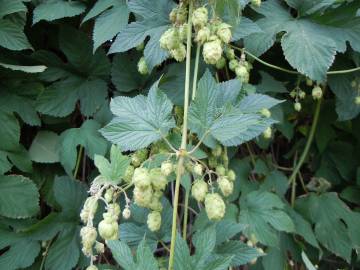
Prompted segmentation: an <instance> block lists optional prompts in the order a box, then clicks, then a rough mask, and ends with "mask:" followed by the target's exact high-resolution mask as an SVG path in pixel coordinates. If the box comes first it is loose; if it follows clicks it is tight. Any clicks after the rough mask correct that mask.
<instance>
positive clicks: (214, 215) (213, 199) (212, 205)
mask: <svg viewBox="0 0 360 270" xmlns="http://www.w3.org/2000/svg"><path fill="white" fill-rule="evenodd" d="M225 210H226V206H225V203H224V200H223V199H222V198H221V196H220V195H219V194H218V193H209V194H207V195H206V197H205V211H206V214H207V216H208V218H209V219H210V220H214V221H219V220H221V219H222V218H223V217H224V215H225Z"/></svg>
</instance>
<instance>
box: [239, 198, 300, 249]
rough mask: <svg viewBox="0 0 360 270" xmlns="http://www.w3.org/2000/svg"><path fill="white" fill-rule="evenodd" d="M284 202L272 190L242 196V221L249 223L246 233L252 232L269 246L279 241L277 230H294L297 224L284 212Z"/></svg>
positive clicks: (245, 223) (250, 233) (248, 234)
mask: <svg viewBox="0 0 360 270" xmlns="http://www.w3.org/2000/svg"><path fill="white" fill-rule="evenodd" d="M284 207H285V205H284V203H283V202H282V201H281V200H280V198H279V197H278V196H277V195H275V194H272V193H270V192H264V191H253V192H250V193H249V194H247V195H246V196H244V197H242V198H241V201H240V219H239V220H240V223H241V224H244V225H248V227H247V228H246V229H245V230H244V233H245V235H247V236H248V237H250V236H251V235H252V234H254V235H255V237H256V238H257V239H258V240H259V242H261V243H264V244H266V245H269V246H276V245H277V244H278V242H279V240H278V237H277V234H276V231H285V232H294V231H295V225H294V223H293V221H292V220H291V218H290V217H289V216H288V215H287V214H286V213H285V212H284V210H283V209H284Z"/></svg>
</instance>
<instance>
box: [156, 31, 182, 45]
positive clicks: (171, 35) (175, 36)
mask: <svg viewBox="0 0 360 270" xmlns="http://www.w3.org/2000/svg"><path fill="white" fill-rule="evenodd" d="M179 44H180V35H179V29H177V28H176V27H172V28H170V29H168V30H166V31H165V32H164V34H162V36H161V37H160V47H161V48H162V49H164V50H174V49H176V48H178V47H179Z"/></svg>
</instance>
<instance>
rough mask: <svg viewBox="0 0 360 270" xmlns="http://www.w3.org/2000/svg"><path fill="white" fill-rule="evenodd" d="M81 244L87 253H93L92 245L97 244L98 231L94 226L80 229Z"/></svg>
mask: <svg viewBox="0 0 360 270" xmlns="http://www.w3.org/2000/svg"><path fill="white" fill-rule="evenodd" d="M80 237H81V244H82V246H83V252H84V254H85V255H88V254H91V252H92V246H93V245H94V244H95V241H96V237H97V231H96V229H95V228H94V227H92V226H86V227H82V228H81V230H80Z"/></svg>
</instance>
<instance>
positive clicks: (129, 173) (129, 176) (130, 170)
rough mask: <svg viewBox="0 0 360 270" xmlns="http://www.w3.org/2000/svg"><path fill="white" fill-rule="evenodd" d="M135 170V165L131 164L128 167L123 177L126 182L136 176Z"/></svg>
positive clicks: (129, 181)
mask: <svg viewBox="0 0 360 270" xmlns="http://www.w3.org/2000/svg"><path fill="white" fill-rule="evenodd" d="M134 171H135V168H134V166H131V165H129V166H128V167H127V168H126V171H125V174H124V177H123V178H124V180H125V182H126V183H128V184H129V183H131V181H132V178H133V176H134Z"/></svg>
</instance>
